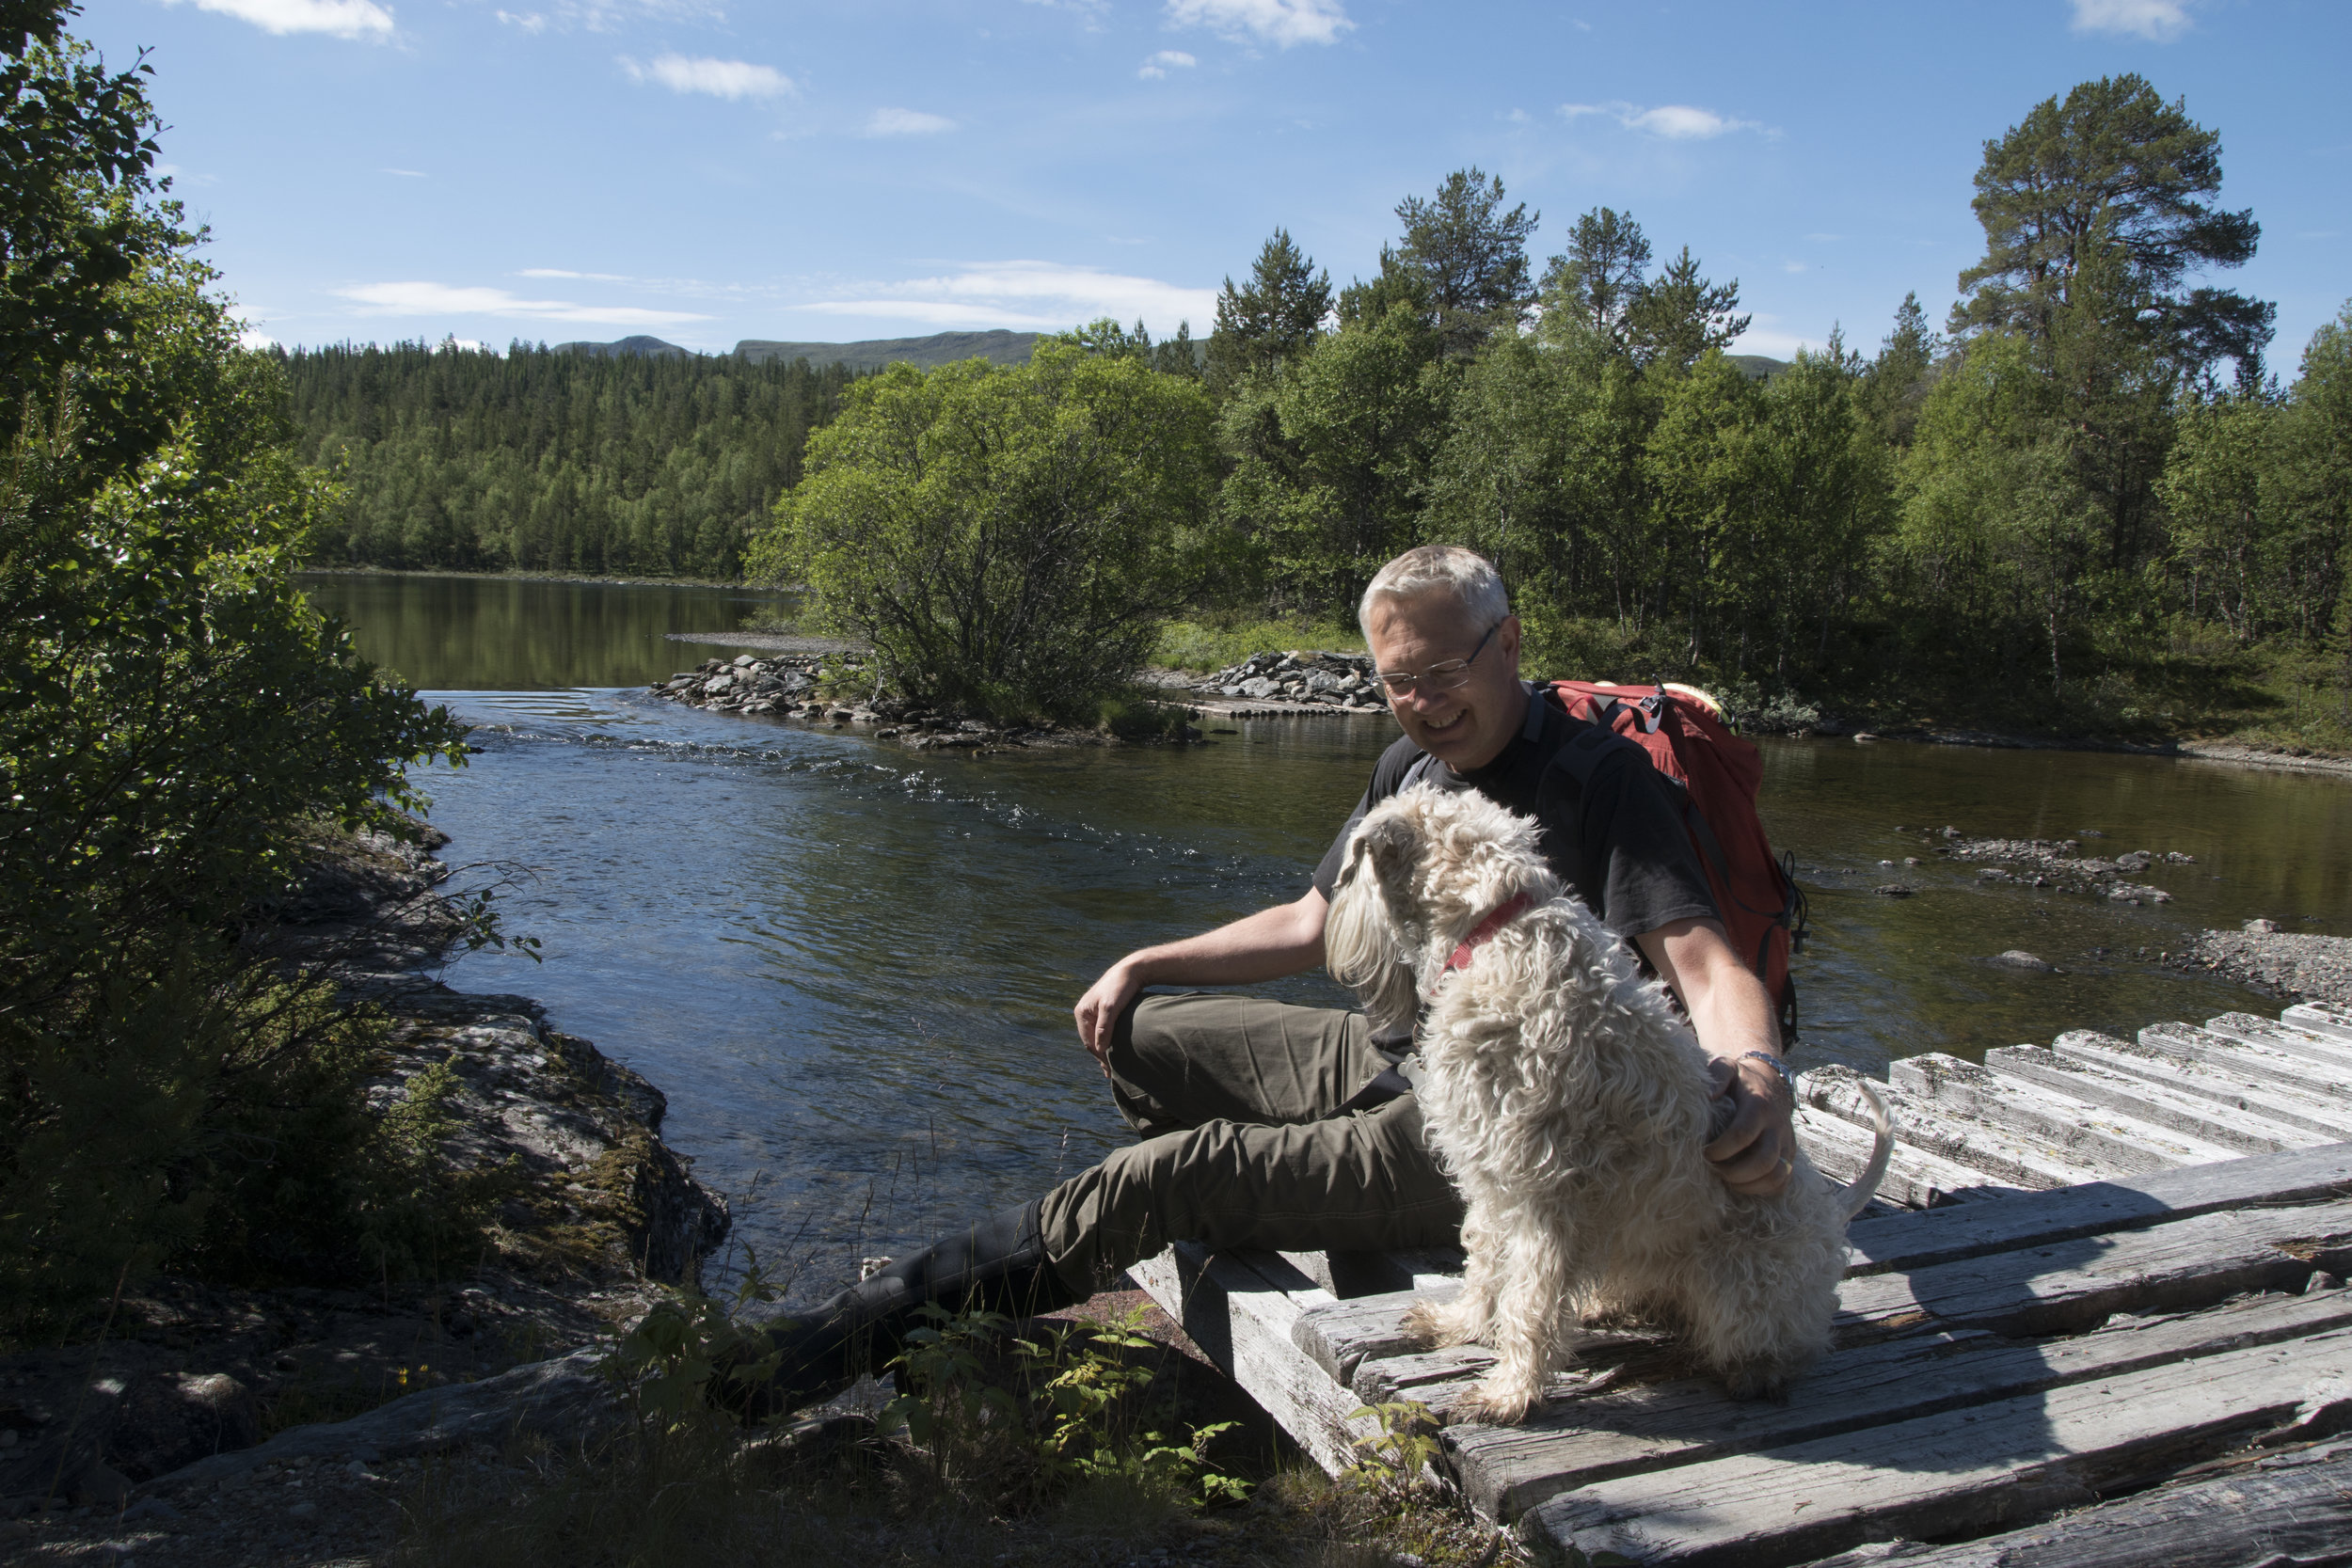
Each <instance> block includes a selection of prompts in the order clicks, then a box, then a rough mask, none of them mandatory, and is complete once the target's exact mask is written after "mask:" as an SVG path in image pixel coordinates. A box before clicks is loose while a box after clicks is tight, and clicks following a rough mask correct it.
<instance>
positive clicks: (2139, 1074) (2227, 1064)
mask: <svg viewBox="0 0 2352 1568" xmlns="http://www.w3.org/2000/svg"><path fill="white" fill-rule="evenodd" d="M2176 1027H2184V1028H2185V1025H2179V1026H2176ZM2197 1036H2198V1037H2189V1036H2156V1037H2153V1038H2151V1039H2148V1040H2123V1039H2118V1038H2116V1037H2114V1036H2112V1035H2102V1034H2098V1033H2096V1032H2095V1031H2092V1030H2088V1029H2074V1030H2069V1031H2068V1032H2067V1033H2065V1034H2063V1035H2060V1036H2059V1037H2058V1038H2057V1039H2056V1040H2054V1041H2052V1042H2051V1045H2050V1049H2051V1050H2052V1051H2053V1052H2054V1053H2057V1054H2058V1055H2060V1056H2063V1057H2065V1058H2066V1059H2067V1060H2069V1061H2073V1062H2081V1063H2085V1064H2087V1065H2090V1066H2096V1067H2104V1068H2106V1069H2110V1070H2113V1071H2116V1072H2121V1073H2123V1074H2125V1075H2127V1076H2129V1077H2134V1078H2142V1079H2146V1080H2147V1081H2149V1082H2151V1083H2156V1084H2163V1085H2167V1086H2168V1087H2171V1088H2176V1089H2180V1090H2182V1091H2183V1092H2185V1093H2188V1094H2195V1095H2202V1096H2204V1097H2205V1098H2207V1099H2209V1100H2213V1101H2218V1102H2219V1103H2221V1104H2224V1105H2229V1106H2233V1107H2235V1108H2236V1109H2239V1110H2243V1111H2250V1112H2252V1113H2253V1114H2254V1115H2256V1116H2260V1117H2267V1118H2268V1119H2270V1120H2272V1121H2283V1122H2285V1123H2287V1124H2288V1125H2289V1126H2291V1127H2302V1128H2307V1129H2309V1130H2310V1131H2312V1132H2325V1133H2327V1134H2328V1136H2330V1137H2334V1138H2346V1137H2352V1103H2346V1102H2345V1101H2342V1100H2339V1099H2336V1098H2333V1097H2332V1096H2329V1095H2328V1094H2326V1093H2323V1092H2320V1091H2318V1090H2314V1089H2313V1088H2312V1087H2311V1086H2310V1084H2309V1081H2308V1080H2307V1079H2306V1078H2304V1076H2303V1074H2302V1069H2300V1068H2296V1067H2291V1068H2290V1069H2288V1070H2287V1071H2286V1072H2284V1073H2274V1072H2269V1071H2265V1070H2264V1065H2263V1063H2262V1061H2261V1060H2260V1058H2259V1055H2258V1054H2249V1053H2258V1052H2259V1049H2260V1048H2258V1047H2252V1046H2248V1045H2246V1044H2244V1043H2243V1042H2239V1041H2233V1040H2224V1039H2222V1038H2220V1037H2218V1036H2204V1035H2203V1032H2202V1031H2198V1032H2197Z"/></svg>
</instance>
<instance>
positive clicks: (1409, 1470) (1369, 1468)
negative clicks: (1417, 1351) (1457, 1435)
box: [1346, 1400, 1440, 1492]
mask: <svg viewBox="0 0 2352 1568" xmlns="http://www.w3.org/2000/svg"><path fill="white" fill-rule="evenodd" d="M1348 1419H1349V1420H1351V1421H1362V1420H1372V1421H1376V1422H1378V1423H1379V1429H1380V1430H1379V1431H1378V1432H1376V1433H1374V1434H1373V1435H1371V1436H1369V1437H1359V1438H1358V1439H1356V1442H1355V1447H1356V1449H1358V1450H1359V1452H1361V1453H1362V1455H1363V1457H1362V1458H1361V1459H1359V1460H1358V1461H1357V1462H1356V1464H1355V1465H1352V1466H1350V1467H1349V1469H1348V1470H1347V1472H1346V1474H1347V1476H1348V1478H1349V1479H1350V1480H1352V1481H1356V1482H1357V1483H1358V1484H1359V1485H1362V1486H1366V1487H1369V1488H1371V1489H1373V1490H1375V1491H1381V1492H1409V1491H1411V1490H1412V1489H1413V1488H1414V1487H1415V1486H1417V1485H1419V1484H1420V1482H1421V1481H1422V1477H1423V1476H1424V1475H1426V1474H1427V1473H1428V1470H1429V1466H1430V1465H1432V1464H1433V1463H1434V1462H1435V1461H1436V1460H1437V1458H1438V1452H1439V1451H1440V1450H1439V1448H1438V1437H1437V1433H1438V1418H1437V1415H1436V1413H1435V1412H1433V1411H1432V1410H1431V1409H1430V1408H1429V1407H1428V1406H1427V1405H1425V1404H1423V1403H1422V1402H1421V1401H1419V1400H1390V1401H1385V1402H1381V1403H1379V1404H1367V1405H1363V1406H1360V1407H1359V1408H1358V1409H1355V1410H1352V1411H1350V1412H1348Z"/></svg>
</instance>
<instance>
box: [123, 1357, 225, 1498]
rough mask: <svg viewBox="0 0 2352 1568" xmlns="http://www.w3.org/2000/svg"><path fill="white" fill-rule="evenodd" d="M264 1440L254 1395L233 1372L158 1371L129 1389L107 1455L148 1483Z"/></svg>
mask: <svg viewBox="0 0 2352 1568" xmlns="http://www.w3.org/2000/svg"><path fill="white" fill-rule="evenodd" d="M261 1440H262V1418H261V1412H260V1410H259V1408H258V1407H257V1406H256V1405H255V1403H254V1399H253V1394H252V1391H251V1390H250V1389H248V1388H246V1386H245V1385H244V1384H242V1383H239V1382H238V1381H237V1380H236V1379H235V1378H233V1377H230V1375H229V1374H228V1373H226V1372H213V1373H210V1374H203V1373H197V1372H154V1373H151V1374H149V1375H147V1376H145V1377H142V1378H140V1379H138V1380H137V1381H136V1382H135V1383H133V1384H132V1385H131V1386H130V1387H129V1388H128V1389H126V1390H125V1391H124V1393H123V1396H122V1406H121V1410H120V1412H119V1414H118V1415H117V1416H116V1418H115V1422H114V1431H113V1433H112V1434H111V1435H110V1436H109V1437H108V1439H107V1442H106V1453H107V1458H108V1459H109V1460H111V1461H112V1463H113V1464H114V1465H115V1466H116V1468H118V1469H119V1470H120V1471H121V1472H122V1474H124V1475H126V1476H128V1477H130V1478H131V1479H132V1480H133V1481H146V1480H148V1479H150V1478H151V1477H154V1476H160V1475H163V1474H164V1473H166V1472H167V1471H170V1470H176V1469H178V1468H180V1466H182V1465H193V1464H195V1463H196V1462H197V1461H198V1460H199V1459H203V1458H205V1457H207V1456H209V1455H212V1454H216V1453H233V1452H235V1451H236V1450H237V1449H249V1448H251V1447H253V1445H254V1444H256V1443H259V1442H260V1441H261Z"/></svg>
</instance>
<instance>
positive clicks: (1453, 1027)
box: [1324, 784, 1891, 1421]
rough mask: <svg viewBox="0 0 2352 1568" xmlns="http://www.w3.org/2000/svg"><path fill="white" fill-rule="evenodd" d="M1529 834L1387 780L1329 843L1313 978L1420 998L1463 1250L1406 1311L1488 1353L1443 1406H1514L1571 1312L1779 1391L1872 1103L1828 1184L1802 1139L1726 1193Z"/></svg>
mask: <svg viewBox="0 0 2352 1568" xmlns="http://www.w3.org/2000/svg"><path fill="white" fill-rule="evenodd" d="M1536 832H1537V830H1536V827H1535V824H1534V822H1532V821H1530V820H1529V819H1528V818H1526V817H1524V816H1518V815H1517V814H1516V813H1514V812H1511V811H1509V810H1507V809H1505V808H1504V807H1502V806H1500V805H1497V804H1495V803H1494V802H1493V801H1491V800H1487V799H1486V798H1485V797H1484V796H1481V795H1477V794H1473V793H1470V792H1468V791H1464V792H1461V793H1458V794H1449V793H1445V792H1442V791H1439V790H1438V789H1436V788H1433V787H1431V786H1429V785H1426V784H1423V785H1417V786H1415V787H1413V788H1410V789H1407V790H1405V791H1403V792H1402V793H1401V794H1398V795H1397V796H1395V797H1394V798H1392V799H1391V800H1387V801H1384V802H1383V803H1382V804H1381V805H1379V806H1378V807H1376V808H1375V809H1374V810H1373V811H1372V812H1371V813H1369V814H1368V815H1367V816H1365V818H1364V820H1363V823H1362V825H1361V826H1359V828H1358V829H1357V830H1356V832H1355V835H1354V836H1353V837H1352V838H1351V839H1350V840H1349V842H1348V848H1347V863H1346V867H1345V869H1344V870H1343V872H1342V874H1341V877H1340V884H1339V889H1338V893H1337V895H1336V897H1335V899H1334V900H1333V903H1332V906H1331V912H1330V916H1329V919H1328V921H1327V925H1326V927H1325V937H1324V940H1325V947H1326V952H1327V956H1328V960H1329V964H1330V969H1331V973H1332V974H1334V975H1335V976H1337V977H1338V978H1339V979H1341V980H1342V981H1343V982H1345V983H1347V984H1350V985H1353V986H1355V987H1356V988H1357V990H1358V991H1359V994H1360V995H1361V996H1362V997H1363V999H1364V1004H1365V1007H1366V1010H1367V1011H1368V1012H1370V1013H1371V1014H1372V1016H1373V1017H1374V1018H1375V1020H1377V1021H1379V1022H1384V1023H1401V1022H1409V1021H1410V1020H1411V1019H1412V1017H1413V1014H1414V1011H1415V1001H1416V996H1417V993H1422V994H1425V995H1426V996H1427V998H1428V1001H1429V1011H1428V1016H1427V1018H1426V1020H1425V1021H1424V1022H1423V1024H1422V1030H1421V1035H1420V1050H1421V1060H1422V1074H1421V1082H1420V1084H1419V1085H1418V1093H1419V1095H1420V1099H1421V1104H1422V1116H1423V1118H1424V1120H1425V1122H1426V1124H1427V1127H1428V1130H1429V1137H1430V1141H1431V1143H1432V1145H1433V1146H1434V1147H1435V1148H1436V1151H1437V1153H1438V1158H1439V1159H1440V1160H1442V1161H1443V1162H1444V1164H1445V1166H1446V1169H1447V1170H1448V1172H1449V1173H1450V1174H1451V1175H1452V1176H1453V1178H1454V1181H1455V1182H1456V1183H1457V1184H1458V1185H1459V1186H1460V1188H1461V1190H1462V1196H1463V1197H1464V1198H1465V1199H1466V1200H1467V1202H1468V1205H1469V1213H1468V1215H1467V1217H1466V1218H1465V1219H1464V1221H1463V1225H1462V1244H1463V1246H1464V1248H1465V1249H1466V1250H1467V1251H1468V1253H1469V1255H1470V1262H1469V1267H1468V1269H1467V1271H1466V1272H1465V1275H1464V1277H1463V1281H1462V1293H1461V1295H1460V1296H1459V1297H1458V1298H1457V1299H1456V1300H1454V1302H1452V1303H1450V1304H1447V1305H1444V1306H1437V1305H1433V1304H1428V1303H1424V1304H1422V1305H1421V1306H1420V1307H1415V1308H1414V1311H1413V1314H1412V1316H1411V1317H1410V1318H1409V1319H1408V1320H1407V1323H1408V1326H1409V1327H1411V1328H1413V1329H1415V1330H1418V1331H1419V1332H1421V1333H1422V1334H1423V1335H1424V1336H1425V1337H1427V1338H1429V1339H1431V1340H1433V1341H1434V1342H1436V1343H1438V1344H1459V1343H1462V1342H1464V1341H1466V1340H1480V1341H1483V1342H1484V1343H1486V1344H1487V1345H1490V1346H1492V1347H1493V1348H1494V1349H1495V1350H1496V1351H1497V1352H1498V1353H1499V1354H1500V1360H1499V1361H1498V1363H1497V1365H1496V1366H1495V1369H1494V1370H1493V1371H1492V1372H1490V1373H1489V1374H1488V1375H1487V1376H1486V1378H1485V1379H1484V1380H1482V1381H1481V1382H1480V1384H1479V1386H1477V1388H1476V1389H1475V1390H1473V1391H1472V1392H1471V1394H1470V1396H1469V1397H1468V1398H1467V1399H1466V1400H1465V1401H1463V1402H1461V1403H1460V1404H1459V1405H1457V1407H1456V1411H1457V1413H1458V1414H1461V1415H1465V1416H1470V1417H1476V1418H1486V1419H1489V1420H1496V1421H1516V1420H1518V1419H1520V1418H1522V1417H1523V1416H1525V1414H1526V1413H1527V1408H1528V1406H1529V1405H1530V1404H1531V1403H1533V1402H1535V1401H1536V1400H1537V1399H1539V1398H1540V1397H1541V1395H1542V1392H1543V1386H1544V1383H1545V1380H1546V1378H1547V1377H1548V1376H1549V1374H1550V1372H1551V1371H1552V1370H1554V1369H1555V1368H1557V1367H1560V1366H1562V1365H1564V1364H1565V1362H1566V1361H1567V1360H1568V1359H1569V1356H1568V1336H1569V1334H1570V1333H1571V1332H1572V1331H1573V1330H1574V1329H1575V1328H1576V1327H1577V1326H1578V1324H1579V1323H1591V1322H1596V1321H1599V1320H1602V1319H1606V1318H1610V1317H1614V1316H1618V1315H1634V1316H1640V1317H1644V1318H1645V1319H1648V1320H1650V1321H1652V1322H1656V1323H1661V1324H1662V1325H1663V1326H1666V1327H1669V1328H1672V1329H1674V1330H1676V1331H1677V1332H1678V1333H1679V1334H1680V1335H1681V1336H1682V1337H1683V1338H1685V1339H1686V1340H1687V1343H1688V1345H1689V1347H1690V1349H1691V1350H1692V1352H1693V1353H1694V1354H1696V1356H1697V1357H1698V1359H1699V1360H1701V1361H1702V1362H1704V1363H1705V1364H1706V1365H1707V1366H1708V1368H1710V1369H1711V1370H1714V1371H1715V1372H1717V1373H1719V1374H1720V1375H1721V1376H1722V1377H1723V1378H1724V1381H1725V1383H1726V1385H1727V1386H1728V1387H1729V1389H1730V1391H1731V1393H1732V1394H1733V1395H1734V1397H1737V1398H1752V1397H1756V1396H1757V1395H1777V1394H1778V1393H1780V1392H1781V1391H1782V1390H1783V1389H1784V1388H1785V1386H1787V1384H1788V1380H1789V1379H1790V1378H1792V1377H1793V1376H1795V1375H1796V1374H1797V1373H1798V1372H1800V1371H1802V1370H1804V1367H1805V1366H1806V1365H1807V1364H1809V1363H1810V1362H1811V1361H1812V1360H1813V1359H1814V1357H1815V1356H1817V1355H1819V1354H1820V1353H1821V1351H1822V1350H1823V1349H1824V1348H1825V1347H1826V1346H1827V1343H1828V1340H1829V1323H1830V1315H1831V1312H1832V1310H1833V1308H1834V1307H1835V1306H1836V1290H1837V1281H1838V1277H1839V1275H1841V1274H1842V1273H1843V1272H1844V1268H1845V1261H1846V1223H1847V1221H1848V1220H1849V1219H1850V1218H1851V1216H1852V1215H1853V1214H1854V1213H1856V1212H1859V1211H1860V1210H1861V1208H1862V1206H1863V1205H1864V1204H1866V1203H1867V1202H1868V1201H1869V1199H1870V1195H1871V1193H1872V1192H1873V1191H1875V1190H1876V1188H1877V1186H1878V1183H1879V1180H1880V1178H1881V1177H1882V1176H1883V1174H1884V1172H1885V1168H1886V1159H1887V1153H1888V1150H1889V1148H1890V1144H1891V1136H1890V1133H1889V1130H1888V1127H1887V1124H1886V1120H1885V1113H1884V1107H1883V1105H1880V1106H1878V1111H1879V1129H1878V1149H1877V1152H1876V1154H1875V1156H1874V1157H1873V1159H1872V1161H1871V1164H1870V1168H1869V1170H1868V1171H1867V1172H1866V1173H1865V1174H1864V1176H1863V1178H1862V1180H1860V1181H1858V1182H1856V1183H1855V1185H1854V1186H1853V1187H1852V1188H1851V1189H1849V1190H1848V1191H1847V1192H1846V1193H1845V1194H1844V1195H1843V1196H1840V1195H1839V1194H1838V1193H1837V1192H1836V1191H1835V1190H1834V1189H1833V1188H1832V1187H1831V1186H1830V1184H1829V1183H1828V1182H1827V1181H1826V1180H1823V1178H1822V1177H1821V1175H1820V1173H1819V1172H1818V1171H1816V1170H1815V1169H1814V1168H1813V1164H1812V1162H1811V1161H1809V1160H1807V1159H1806V1158H1805V1157H1804V1154H1803V1153H1802V1152H1801V1151H1800V1152H1797V1153H1795V1154H1794V1155H1793V1160H1794V1163H1795V1167H1796V1168H1795V1172H1794V1174H1793V1176H1792V1177H1791V1178H1790V1180H1789V1182H1788V1188H1787V1190H1786V1191H1784V1192H1783V1193H1782V1194H1781V1195H1780V1196H1777V1197H1749V1196H1740V1195H1739V1194H1735V1193H1733V1192H1731V1191H1730V1190H1729V1189H1728V1188H1726V1187H1725V1186H1724V1183H1723V1181H1722V1180H1721V1179H1720V1178H1718V1177H1717V1176H1716V1174H1715V1172H1714V1170H1713V1169H1712V1168H1711V1167H1710V1166H1709V1165H1708V1162H1707V1158H1706V1155H1705V1154H1704V1153H1703V1152H1702V1150H1703V1148H1704V1147H1705V1145H1706V1144H1707V1142H1708V1138H1709V1136H1710V1115H1711V1111H1712V1108H1713V1107H1712V1105H1711V1104H1710V1102H1711V1101H1714V1099H1715V1097H1714V1093H1713V1081H1712V1080H1711V1079H1710V1077H1709V1074H1708V1059H1707V1056H1706V1053H1704V1052H1703V1051H1701V1049H1700V1047H1699V1043H1698V1040H1697V1038H1696V1037H1695V1036H1693V1035H1692V1032H1691V1029H1690V1026H1689V1025H1688V1024H1686V1023H1685V1022H1682V1019H1681V1017H1680V1015H1679V1014H1678V1013H1677V1012H1676V1011H1675V1008H1674V1006H1673V1003H1672V1002H1671V1001H1670V1000H1669V998H1668V997H1667V994H1666V991H1665V989H1664V988H1663V987H1662V986H1661V985H1659V984H1658V983H1657V982H1655V981H1651V982H1647V983H1645V982H1644V981H1643V980H1642V979H1641V977H1640V974H1639V972H1638V971H1637V969H1636V968H1635V966H1634V960H1633V958H1632V956H1631V955H1630V954H1629V953H1628V952H1627V950H1626V948H1625V946H1624V944H1622V943H1621V942H1618V941H1617V940H1616V938H1614V937H1613V936H1612V935H1611V934H1610V932H1609V931H1608V930H1607V929H1606V928H1605V927H1602V926H1601V924H1600V922H1599V921H1598V920H1597V919H1595V918H1594V916H1593V913H1592V911H1590V910H1588V909H1587V908H1586V907H1585V906H1584V904H1583V903H1582V901H1581V900H1579V899H1577V898H1574V897H1571V896H1569V895H1566V894H1565V893H1564V892H1563V890H1562V886H1561V882H1560V879H1558V878H1557V877H1556V876H1554V875H1553V874H1552V872H1551V871H1550V869H1549V867H1548V866H1547V865H1546V864H1545V863H1544V860H1543V857H1542V855H1541V854H1539V853H1538V852H1537V850H1536V847H1535V841H1536ZM1498 911H1501V912H1502V914H1503V917H1504V918H1503V919H1502V922H1501V923H1500V924H1499V925H1498V924H1497V923H1496V922H1494V921H1493V919H1492V917H1493V916H1494V915H1495V914H1496V913H1497V912H1498ZM1513 911H1518V912H1517V913H1514V912H1513ZM1473 932H1476V933H1477V936H1478V937H1479V938H1482V939H1484V940H1480V941H1478V942H1477V944H1476V945H1475V947H1474V949H1473V950H1472V951H1470V952H1469V953H1468V954H1467V955H1466V954H1464V953H1462V952H1459V951H1457V947H1460V946H1469V945H1470V941H1471V939H1472V936H1473ZM1449 955H1451V956H1452V961H1451V962H1449ZM1465 959H1466V960H1467V961H1465ZM1454 970H1458V973H1449V972H1450V971H1454ZM1416 976H1418V977H1419V982H1420V983H1419V984H1418V986H1417V984H1416ZM1874 1101H1875V1097H1874Z"/></svg>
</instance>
